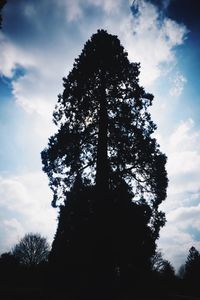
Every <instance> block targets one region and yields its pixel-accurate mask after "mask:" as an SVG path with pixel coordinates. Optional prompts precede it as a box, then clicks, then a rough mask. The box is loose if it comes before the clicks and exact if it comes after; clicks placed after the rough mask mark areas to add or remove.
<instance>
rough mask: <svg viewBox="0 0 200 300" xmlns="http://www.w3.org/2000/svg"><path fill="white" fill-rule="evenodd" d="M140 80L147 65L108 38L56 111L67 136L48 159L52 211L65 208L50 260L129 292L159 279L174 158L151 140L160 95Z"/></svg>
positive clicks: (68, 82)
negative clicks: (133, 285)
mask: <svg viewBox="0 0 200 300" xmlns="http://www.w3.org/2000/svg"><path fill="white" fill-rule="evenodd" d="M138 76H139V64H136V63H130V62H129V60H128V57H127V53H126V52H125V51H124V48H123V47H122V46H121V44H120V41H119V40H118V38H117V37H116V36H113V35H110V34H108V33H107V32H106V31H104V30H99V31H98V32H97V33H96V34H94V35H93V36H92V37H91V40H89V41H88V42H87V43H86V44H85V47H84V49H83V51H82V53H81V55H80V56H79V58H78V59H76V60H75V63H74V67H73V69H72V71H71V72H70V73H69V75H68V77H67V78H64V79H63V80H64V92H63V94H62V95H59V97H58V104H57V106H56V109H55V111H54V122H55V124H56V125H57V126H58V128H59V129H58V132H57V133H56V134H55V135H54V136H52V137H51V138H50V139H49V143H48V147H47V148H46V149H45V150H44V151H43V152H42V162H43V170H44V172H46V173H47V175H48V177H49V180H50V187H51V189H52V191H53V195H54V198H53V202H52V205H53V206H56V205H59V203H60V201H62V202H64V204H63V205H61V206H60V215H59V223H58V229H57V233H56V236H55V240H54V243H53V247H52V251H51V255H50V261H51V262H52V264H54V266H55V265H57V266H58V265H59V266H60V268H62V267H63V268H65V269H68V270H71V269H73V270H75V269H76V268H78V270H79V271H77V272H75V273H76V274H82V273H84V276H82V275H81V277H84V278H87V277H88V278H89V279H88V281H89V282H91V278H92V279H94V278H95V277H97V279H96V282H101V284H102V279H103V280H104V283H105V285H106V284H107V283H109V284H110V283H111V282H112V281H115V280H117V278H118V277H120V280H121V281H122V282H124V283H125V282H128V278H133V276H134V274H135V277H136V278H139V277H140V273H141V274H144V272H145V270H146V271H147V270H150V265H151V262H150V258H151V256H152V255H153V254H154V251H155V241H156V239H157V238H158V236H159V230H160V227H162V226H163V225H164V224H165V216H164V213H162V212H160V211H159V210H158V206H159V204H160V203H161V202H162V201H163V200H164V199H165V197H166V188H167V174H166V170H165V163H166V157H165V155H164V154H162V153H161V152H160V150H159V145H158V144H157V143H156V140H155V139H154V138H152V137H151V135H152V133H153V132H154V130H155V129H156V126H155V124H154V123H153V122H152V120H151V117H150V114H149V112H148V107H149V106H150V105H151V104H152V100H153V96H152V95H151V94H148V93H146V92H145V91H144V89H143V88H142V87H140V86H139V84H138ZM64 266H65V267H64ZM66 266H67V267H66ZM83 270H84V271H83ZM85 272H87V273H88V276H86V275H85ZM71 273H72V272H71ZM95 273H96V274H97V275H95ZM141 276H142V275H141ZM70 277H71V278H72V276H70ZM100 278H101V279H100ZM123 278H124V280H123ZM76 280H79V279H76ZM76 280H75V281H76ZM106 282H107V283H106Z"/></svg>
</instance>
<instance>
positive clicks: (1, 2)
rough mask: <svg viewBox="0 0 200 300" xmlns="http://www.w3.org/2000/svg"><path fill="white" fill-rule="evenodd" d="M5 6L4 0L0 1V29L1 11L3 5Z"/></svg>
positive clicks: (0, 23) (0, 21) (0, 24)
mask: <svg viewBox="0 0 200 300" xmlns="http://www.w3.org/2000/svg"><path fill="white" fill-rule="evenodd" d="M5 4H6V0H0V29H1V27H2V15H1V10H2V9H3V7H4V5H5Z"/></svg>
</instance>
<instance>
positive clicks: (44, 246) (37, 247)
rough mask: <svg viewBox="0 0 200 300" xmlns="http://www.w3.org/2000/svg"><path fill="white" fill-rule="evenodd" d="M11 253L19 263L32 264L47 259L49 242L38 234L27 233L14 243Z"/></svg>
mask: <svg viewBox="0 0 200 300" xmlns="http://www.w3.org/2000/svg"><path fill="white" fill-rule="evenodd" d="M12 253H13V255H14V256H15V257H16V258H17V259H18V260H19V262H20V263H21V264H23V265H27V266H34V265H38V264H39V263H41V262H44V261H47V259H48V254H49V244H48V242H47V240H46V238H44V237H42V236H41V235H40V234H38V233H28V234H26V235H25V236H24V237H23V238H22V239H21V240H20V241H19V243H18V244H17V245H15V247H14V248H13V251H12Z"/></svg>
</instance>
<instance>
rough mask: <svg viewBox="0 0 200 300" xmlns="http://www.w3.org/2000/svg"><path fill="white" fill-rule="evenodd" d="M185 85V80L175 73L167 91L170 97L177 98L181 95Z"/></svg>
mask: <svg viewBox="0 0 200 300" xmlns="http://www.w3.org/2000/svg"><path fill="white" fill-rule="evenodd" d="M186 83H187V79H186V78H185V77H184V76H183V75H182V74H180V73H177V74H176V75H175V78H174V79H173V83H172V87H171V89H170V91H169V93H170V96H174V97H179V96H180V95H181V94H182V91H183V89H184V86H185V84H186Z"/></svg>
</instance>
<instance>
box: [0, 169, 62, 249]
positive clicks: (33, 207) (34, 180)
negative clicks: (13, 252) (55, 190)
mask: <svg viewBox="0 0 200 300" xmlns="http://www.w3.org/2000/svg"><path fill="white" fill-rule="evenodd" d="M51 197H52V195H51V193H50V190H49V188H48V181H47V178H46V176H45V175H43V174H41V173H40V172H37V173H32V174H31V173H29V174H24V175H20V176H13V177H9V178H1V179H0V208H1V213H2V212H5V214H4V215H3V216H2V217H1V218H2V225H1V226H0V231H1V246H2V247H1V251H2V249H3V251H6V250H9V249H10V248H11V247H12V246H13V245H14V244H15V243H16V242H17V241H18V240H19V238H21V237H22V236H23V235H24V234H25V233H27V232H39V233H41V234H42V235H44V236H45V237H47V238H48V240H49V241H50V242H51V241H52V238H53V235H54V233H55V229H56V214H57V212H56V210H55V209H53V208H52V207H51V205H50V203H51Z"/></svg>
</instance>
